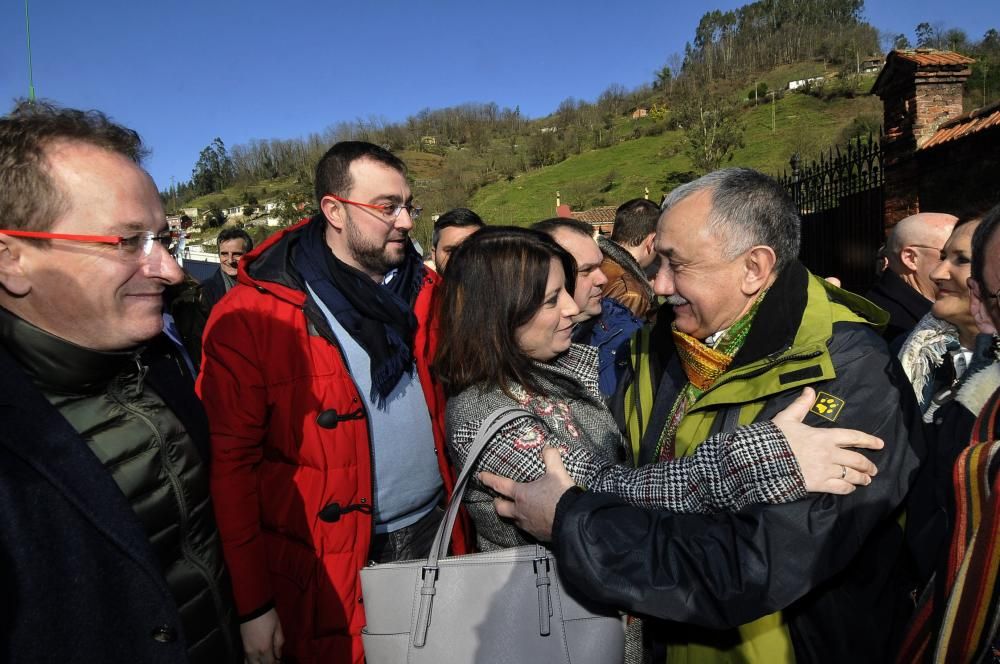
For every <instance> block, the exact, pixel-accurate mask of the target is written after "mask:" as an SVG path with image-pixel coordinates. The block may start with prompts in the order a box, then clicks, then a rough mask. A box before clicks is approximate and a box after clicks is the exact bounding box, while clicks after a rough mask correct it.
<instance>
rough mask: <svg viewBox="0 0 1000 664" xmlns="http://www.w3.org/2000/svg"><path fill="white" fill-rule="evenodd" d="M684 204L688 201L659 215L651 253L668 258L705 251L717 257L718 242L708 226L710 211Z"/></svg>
mask: <svg viewBox="0 0 1000 664" xmlns="http://www.w3.org/2000/svg"><path fill="white" fill-rule="evenodd" d="M687 201H688V199H684V200H683V201H681V202H680V203H678V204H677V205H675V206H673V207H671V208H670V209H668V210H665V211H663V212H661V213H660V219H659V220H658V221H657V223H656V236H655V238H654V240H653V249H654V250H655V251H656V253H658V254H661V255H664V256H668V257H669V256H672V255H675V254H683V255H690V254H694V253H704V252H705V251H708V250H717V251H718V252H719V253H721V242H720V238H719V237H718V235H717V234H716V233H715V232H713V230H712V228H711V227H710V225H709V216H710V214H711V207H708V208H705V207H704V206H696V205H692V206H687V205H684V203H686V202H687Z"/></svg>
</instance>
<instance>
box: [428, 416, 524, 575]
mask: <svg viewBox="0 0 1000 664" xmlns="http://www.w3.org/2000/svg"><path fill="white" fill-rule="evenodd" d="M522 417H531V418H534V417H535V415H534V414H533V413H531V412H529V411H527V410H525V409H524V408H520V407H517V406H503V407H501V408H498V409H497V410H495V411H493V412H492V413H490V414H489V415H488V416H487V417H486V419H484V420H483V423H482V424H481V425H479V430H478V431H477V432H476V437H475V438H473V439H472V444H471V445H469V453H468V455H467V456H466V457H465V464H464V465H463V466H462V472H460V473H459V475H458V479H457V480H455V489H454V490H453V491H452V494H451V500H449V501H448V508H447V510H445V514H444V518H442V519H441V523H440V524H438V529H437V533H436V534H435V535H434V542H433V543H432V544H431V550H430V555H429V556H428V558H427V567H436V566H437V561H438V558H444V557H445V556H446V555H447V554H448V541H449V540H450V539H451V532H452V530H453V529H454V527H455V520H456V519H457V518H458V510H459V508H461V506H462V497H463V496H464V495H465V489H466V487H467V486H468V483H469V478H470V477H471V476H472V469H473V468H475V466H476V462H477V461H479V457H480V456H482V454H483V450H485V449H486V445H487V443H489V442H490V440H492V438H493V437H494V436H495V435H496V434H497V433H498V432H499V431H500V429H502V428H503V427H505V426H507V425H508V424H510V423H511V422H513V421H514V420H516V419H520V418H522Z"/></svg>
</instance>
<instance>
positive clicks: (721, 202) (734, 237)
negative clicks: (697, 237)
mask: <svg viewBox="0 0 1000 664" xmlns="http://www.w3.org/2000/svg"><path fill="white" fill-rule="evenodd" d="M699 191H709V192H711V194H712V212H711V214H710V215H709V217H708V228H709V230H710V231H711V232H712V233H713V234H715V236H716V237H718V238H719V239H721V240H722V243H723V247H724V249H723V254H724V257H725V258H726V259H727V260H731V259H733V258H736V257H737V256H739V255H740V254H742V253H743V252H745V251H747V250H748V249H750V247H754V246H756V245H765V246H768V247H771V248H772V249H773V250H774V255H775V257H776V262H775V266H774V268H775V272H780V271H781V270H782V269H783V268H784V267H785V266H786V265H788V264H789V263H791V262H792V261H794V260H795V259H796V258H797V257H798V255H799V242H800V236H801V226H802V221H801V219H800V218H799V212H798V210H797V209H796V207H795V204H794V203H793V202H792V199H791V198H790V197H789V196H788V193H787V192H786V191H785V189H784V187H782V186H781V185H780V184H778V182H777V181H776V180H774V178H770V177H768V176H766V175H764V174H763V173H760V172H758V171H755V170H753V169H750V168H724V169H722V170H719V171H714V172H712V173H709V174H708V175H703V176H702V177H700V178H698V179H697V180H695V181H693V182H688V183H687V184H683V185H681V186H679V187H677V188H676V189H674V190H673V191H672V192H670V195H669V196H667V198H666V199H665V200H664V201H663V205H662V206H661V208H662V211H663V212H666V211H667V210H669V209H670V208H672V207H673V206H675V205H677V204H678V203H680V202H681V201H683V200H684V199H685V198H687V197H688V196H691V195H693V194H696V193H698V192H699Z"/></svg>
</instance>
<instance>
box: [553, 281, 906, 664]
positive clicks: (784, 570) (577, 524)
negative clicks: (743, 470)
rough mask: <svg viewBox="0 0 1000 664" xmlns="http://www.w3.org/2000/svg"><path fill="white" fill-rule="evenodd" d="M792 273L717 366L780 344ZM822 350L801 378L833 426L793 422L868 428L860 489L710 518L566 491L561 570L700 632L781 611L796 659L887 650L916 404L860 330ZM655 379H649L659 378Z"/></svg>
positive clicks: (615, 600)
mask: <svg viewBox="0 0 1000 664" xmlns="http://www.w3.org/2000/svg"><path fill="white" fill-rule="evenodd" d="M796 272H797V270H791V269H790V270H788V271H787V272H786V276H785V277H784V278H782V277H779V281H778V282H776V283H775V285H774V286H772V289H771V292H770V293H769V295H768V296H767V298H766V299H765V300H764V302H763V303H762V304H761V307H760V309H759V311H758V313H757V318H756V319H755V323H754V326H753V327H752V328H751V332H750V334H749V335H748V338H747V341H746V342H745V344H744V346H743V347H742V349H741V350H740V352H739V354H738V355H737V357H736V359H735V360H734V365H735V366H734V367H732V368H730V370H729V372H728V373H727V374H726V375H730V374H731V373H734V372H738V369H739V367H740V366H745V365H746V364H748V363H750V362H751V361H759V358H767V357H771V356H777V355H778V354H780V353H782V352H783V351H784V350H785V349H787V348H789V346H790V344H791V340H792V339H793V338H794V337H795V333H796V330H797V329H798V327H799V326H800V324H801V321H802V319H803V314H804V312H805V307H806V298H805V297H804V292H803V290H802V289H803V286H802V284H801V278H802V277H801V276H797V275H796ZM802 272H804V270H803V271H802ZM799 275H801V273H799ZM828 351H829V355H830V357H831V359H832V365H833V368H834V370H835V372H836V375H835V377H834V378H832V379H831V380H825V381H823V382H820V383H818V384H814V387H815V388H816V389H817V390H821V391H824V392H828V393H829V394H832V395H837V396H840V397H843V398H844V400H845V401H846V405H845V406H843V408H842V410H841V411H840V414H839V416H838V417H837V419H836V422H835V423H831V422H829V421H827V420H825V419H822V418H820V417H819V416H818V415H815V414H813V413H810V414H809V415H808V416H807V417H806V420H805V422H806V423H807V424H810V425H812V426H838V427H847V428H854V429H861V430H864V431H866V432H869V433H873V434H875V435H877V436H879V437H881V438H882V439H883V440H884V441H885V444H886V446H885V449H883V450H881V451H878V452H874V453H866V455H867V456H869V457H870V458H871V459H872V460H873V461H874V462H875V463H876V464H877V465H878V468H879V474H878V476H877V477H876V478H875V481H874V482H873V484H872V485H871V486H868V487H865V488H863V489H859V490H857V491H855V492H854V493H852V494H850V495H848V496H834V495H828V494H811V495H810V496H809V497H808V498H806V499H804V500H801V501H798V502H795V503H790V504H785V505H758V506H754V507H751V508H748V509H746V510H743V511H742V512H739V513H735V514H720V515H713V516H698V515H678V514H672V513H670V512H665V511H656V510H648V509H640V508H636V507H631V506H628V505H626V504H625V503H624V502H623V501H621V500H619V499H617V498H615V497H613V496H609V495H603V494H594V493H589V492H588V493H584V494H576V493H572V492H571V493H567V494H566V495H565V496H564V497H563V498H562V500H561V501H560V503H559V506H558V509H557V512H556V519H555V524H554V526H553V542H554V546H555V551H556V555H557V557H558V559H559V561H560V571H561V572H562V574H563V575H564V576H565V577H566V580H567V581H568V582H569V583H570V584H572V585H574V586H576V587H578V588H579V589H580V590H581V591H582V592H584V593H585V594H588V595H590V596H591V597H593V598H595V599H598V600H600V601H603V602H607V603H608V604H611V605H613V606H617V607H620V608H623V609H625V610H628V611H633V612H636V613H640V614H647V615H652V616H656V617H659V618H664V619H668V620H674V621H678V622H684V623H691V624H693V625H698V626H702V627H706V628H710V629H712V630H719V629H724V628H729V627H733V626H737V625H741V624H745V623H748V622H751V621H753V620H755V619H757V618H759V617H761V616H763V615H766V614H769V613H772V612H774V611H778V610H781V611H782V612H783V615H784V618H785V620H786V622H787V623H788V625H789V629H790V632H791V637H792V643H793V646H794V649H795V655H796V658H797V660H798V661H800V662H844V661H853V662H867V661H871V662H885V661H890V660H891V656H892V653H893V650H894V648H895V647H896V645H897V640H898V638H899V637H900V636H901V631H902V627H903V624H904V623H905V621H906V620H907V618H908V612H909V610H910V609H911V608H912V603H910V602H909V593H910V592H911V591H912V590H913V589H914V587H915V581H914V580H913V579H912V578H910V577H909V576H908V575H907V574H906V572H907V567H906V566H905V565H902V564H900V561H901V557H902V555H903V547H902V532H901V529H900V528H899V527H898V524H897V521H896V519H897V517H898V516H899V512H898V509H897V508H898V507H899V505H900V504H901V503H902V501H903V499H904V497H905V495H906V492H907V489H908V487H909V486H910V483H911V482H912V478H913V475H914V474H915V472H916V469H917V466H918V463H919V455H918V453H917V452H918V450H920V448H921V447H922V438H921V437H920V433H919V414H918V413H917V411H916V404H915V402H914V398H913V394H912V390H911V389H910V388H909V386H908V385H907V384H906V378H905V376H904V375H903V372H902V369H901V367H899V364H898V362H897V361H896V360H895V359H894V358H891V357H890V356H889V355H888V353H887V351H886V347H885V343H884V341H883V340H882V339H880V338H879V337H878V335H877V333H876V332H875V331H874V330H872V329H871V328H870V327H868V326H866V325H860V324H857V323H848V322H841V323H836V324H834V326H833V336H832V338H831V339H830V341H829V342H828ZM672 364H673V362H671V360H670V358H667V359H666V361H665V362H664V366H665V367H666V370H665V372H664V374H663V375H664V378H663V381H665V382H667V383H676V382H677V381H678V380H682V379H679V378H678V377H677V376H676V375H674V374H675V372H674V371H672V369H671V365H672ZM807 372H808V370H797V371H795V372H791V373H795V374H800V373H801V375H805V373H807ZM784 375H787V376H788V377H789V380H791V379H792V378H793V376H792V375H791V374H784ZM797 377H798V376H796V378H797ZM722 380H723V379H720V381H719V383H721V382H722ZM736 380H739V379H736ZM747 380H748V381H752V380H753V377H750V378H748V379H747ZM790 384H792V383H790ZM664 387H665V386H664V383H663V382H661V385H660V388H659V389H661V390H662V389H664ZM800 391H801V390H800V388H798V387H796V388H795V389H789V390H788V391H786V392H783V393H781V394H779V395H777V396H775V397H772V398H770V399H768V400H767V401H766V403H765V405H764V409H763V411H761V412H760V413H759V415H758V416H757V419H758V420H760V419H769V418H771V417H773V416H774V415H775V414H776V413H777V412H778V411H780V410H781V409H783V408H784V407H785V406H787V405H788V404H789V403H790V402H791V401H792V400H793V399H794V398H795V397H796V396H798V394H799V393H800ZM752 392H753V390H752V389H750V387H749V386H748V393H752ZM709 394H711V391H709V392H707V393H706V396H707V395H709ZM658 396H659V395H658ZM723 412H724V411H722V410H720V415H721V414H722V413H723ZM722 419H725V418H723V417H717V418H716V420H717V421H718V420H722ZM655 428H656V427H655V426H654V427H651V429H655ZM911 430H913V431H915V432H916V435H915V440H913V441H911V440H910V435H911V433H910V432H911ZM645 451H646V450H644V452H645ZM681 629H682V630H683V632H684V633H685V634H686V635H690V636H692V637H693V638H694V640H705V641H709V642H717V641H718V640H719V638H724V637H723V635H721V634H719V633H718V632H716V633H715V634H711V633H709V632H705V634H706V635H707V638H702V637H700V636H698V630H696V629H694V628H692V627H684V628H681Z"/></svg>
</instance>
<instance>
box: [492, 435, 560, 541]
mask: <svg viewBox="0 0 1000 664" xmlns="http://www.w3.org/2000/svg"><path fill="white" fill-rule="evenodd" d="M542 461H543V462H544V464H545V474H544V475H542V476H541V477H540V478H538V479H537V480H535V481H534V482H525V483H521V482H515V481H514V480H511V479H508V478H506V477H500V476H499V475H494V474H492V473H487V472H482V473H480V474H479V480H480V481H481V482H482V483H483V484H485V485H486V486H488V487H489V488H491V489H493V490H494V491H496V492H497V493H498V494H500V497H498V498H496V499H495V500H494V501H493V505H494V507H495V508H496V511H497V514H499V515H500V516H502V517H506V518H508V519H511V520H513V521H514V525H516V526H517V527H518V528H520V529H521V530H523V531H525V532H527V533H529V534H530V535H532V536H533V537H535V538H536V539H538V540H541V541H543V542H548V541H549V540H551V539H552V522H553V520H554V519H555V515H556V505H558V504H559V499H560V498H562V496H563V494H564V493H566V491H567V490H569V489H570V488H572V487H573V486H575V483H574V482H573V478H572V477H570V476H569V473H567V472H566V468H565V467H564V466H563V463H562V458H561V457H560V455H559V450H558V449H557V448H555V447H546V448H545V449H544V450H543V451H542Z"/></svg>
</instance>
